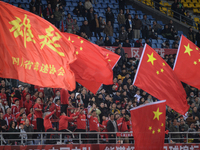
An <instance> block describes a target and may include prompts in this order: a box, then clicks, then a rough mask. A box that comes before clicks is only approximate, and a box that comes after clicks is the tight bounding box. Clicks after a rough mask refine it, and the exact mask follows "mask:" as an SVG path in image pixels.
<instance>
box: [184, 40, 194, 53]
mask: <svg viewBox="0 0 200 150" xmlns="http://www.w3.org/2000/svg"><path fill="white" fill-rule="evenodd" d="M184 47H185V52H184V53H188V55H189V56H190V52H191V51H193V50H192V49H191V48H190V44H189V43H188V46H186V45H184Z"/></svg>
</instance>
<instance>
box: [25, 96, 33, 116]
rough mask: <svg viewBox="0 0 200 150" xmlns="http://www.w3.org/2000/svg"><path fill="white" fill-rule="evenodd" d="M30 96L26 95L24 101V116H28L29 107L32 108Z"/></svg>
mask: <svg viewBox="0 0 200 150" xmlns="http://www.w3.org/2000/svg"><path fill="white" fill-rule="evenodd" d="M30 99H31V96H30V95H29V94H27V95H26V101H25V103H24V107H25V108H26V109H25V111H26V114H27V115H28V114H29V113H30V109H31V107H33V102H32V101H31V100H30Z"/></svg>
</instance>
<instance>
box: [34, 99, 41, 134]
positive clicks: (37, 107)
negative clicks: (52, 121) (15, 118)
mask: <svg viewBox="0 0 200 150" xmlns="http://www.w3.org/2000/svg"><path fill="white" fill-rule="evenodd" d="M40 104H41V99H40V98H39V97H38V98H37V99H36V103H35V105H34V106H33V108H34V111H35V115H36V118H37V119H36V120H37V131H38V132H44V120H43V113H42V111H43V108H42V106H41V105H40Z"/></svg>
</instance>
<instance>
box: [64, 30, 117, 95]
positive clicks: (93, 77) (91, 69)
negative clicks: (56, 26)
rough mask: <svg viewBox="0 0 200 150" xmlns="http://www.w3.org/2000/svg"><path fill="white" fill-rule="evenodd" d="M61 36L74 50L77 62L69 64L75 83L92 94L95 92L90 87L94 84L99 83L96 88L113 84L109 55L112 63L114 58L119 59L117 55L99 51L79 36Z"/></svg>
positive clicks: (65, 34)
mask: <svg viewBox="0 0 200 150" xmlns="http://www.w3.org/2000/svg"><path fill="white" fill-rule="evenodd" d="M63 35H64V36H66V38H67V39H68V40H69V41H71V42H72V44H73V45H74V46H75V48H76V55H77V60H76V61H75V62H74V63H72V64H70V67H71V68H72V70H73V72H74V73H75V77H76V81H77V82H79V83H80V84H82V85H83V86H85V87H86V88H88V89H89V90H91V91H93V92H95V91H96V90H93V89H92V87H91V85H92V84H94V83H95V82H98V83H99V84H98V86H100V85H101V84H102V83H103V84H107V85H109V84H113V71H112V66H111V64H110V62H111V59H109V54H110V55H111V54H112V55H111V56H112V57H113V58H114V61H115V59H116V57H117V58H119V56H118V55H116V54H113V53H110V51H107V52H109V53H106V50H102V49H100V48H99V47H98V46H96V45H94V44H93V43H91V42H89V41H88V40H86V39H84V38H82V37H80V36H77V35H74V34H69V33H63ZM107 54H108V55H107ZM113 63H114V62H113ZM112 65H113V64H112ZM88 82H90V83H88ZM87 85H89V86H87ZM96 87H97V86H96ZM97 90H98V89H97Z"/></svg>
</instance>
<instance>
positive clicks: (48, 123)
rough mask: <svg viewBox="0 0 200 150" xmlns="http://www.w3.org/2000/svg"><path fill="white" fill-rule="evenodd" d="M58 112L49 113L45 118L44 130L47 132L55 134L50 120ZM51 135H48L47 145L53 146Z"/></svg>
mask: <svg viewBox="0 0 200 150" xmlns="http://www.w3.org/2000/svg"><path fill="white" fill-rule="evenodd" d="M55 112H56V110H54V111H52V112H51V113H47V114H46V116H45V117H44V129H45V131H46V132H55V130H54V129H53V127H52V123H51V120H50V117H51V116H52V115H53V114H54V113H55ZM50 136H51V134H47V141H46V144H51V141H49V139H50Z"/></svg>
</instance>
